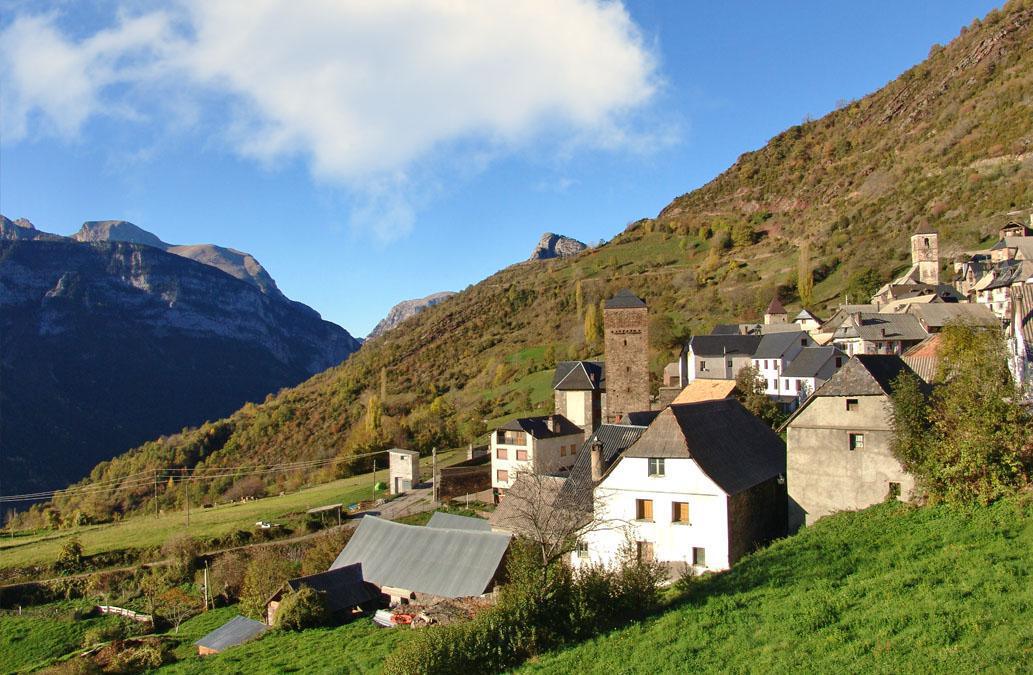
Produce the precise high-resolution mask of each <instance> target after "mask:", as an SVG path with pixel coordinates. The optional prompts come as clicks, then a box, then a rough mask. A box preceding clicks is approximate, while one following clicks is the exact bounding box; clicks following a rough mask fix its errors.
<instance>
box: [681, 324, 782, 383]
mask: <svg viewBox="0 0 1033 675" xmlns="http://www.w3.org/2000/svg"><path fill="white" fill-rule="evenodd" d="M761 339H762V336H760V335H738V334H735V335H723V334H722V335H693V336H692V337H691V338H689V341H688V342H687V343H686V344H685V346H684V347H683V348H682V354H681V361H680V363H681V373H680V378H679V379H680V381H681V383H682V386H685V385H687V384H689V383H690V382H694V381H696V380H698V379H699V380H734V379H735V376H736V375H738V374H739V371H740V370H741V369H742V368H743V366H748V365H750V361H751V359H752V358H753V354H754V352H756V351H757V346H758V345H759V344H760V341H761Z"/></svg>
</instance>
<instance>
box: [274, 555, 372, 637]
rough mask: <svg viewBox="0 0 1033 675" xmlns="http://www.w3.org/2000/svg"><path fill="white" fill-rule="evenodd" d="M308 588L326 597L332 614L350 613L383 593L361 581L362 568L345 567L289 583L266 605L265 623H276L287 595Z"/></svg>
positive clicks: (291, 580)
mask: <svg viewBox="0 0 1033 675" xmlns="http://www.w3.org/2000/svg"><path fill="white" fill-rule="evenodd" d="M304 586H307V587H309V588H311V589H312V590H314V591H316V592H317V593H320V594H322V595H323V598H324V601H325V602H326V608H327V610H329V611H330V613H331V614H341V613H344V612H351V611H353V610H355V609H356V608H359V607H362V606H363V605H368V604H369V603H371V602H374V601H376V600H377V599H379V598H380V591H379V590H378V589H377V587H376V586H374V585H373V584H371V583H368V582H366V581H364V580H363V578H362V566H361V565H357V564H354V565H345V566H343V567H339V568H337V569H331V570H329V571H327V572H320V573H319V574H310V575H308V576H305V577H297V578H296V579H288V580H287V581H286V583H284V585H283V586H282V587H281V588H280V590H278V591H277V592H276V593H275V594H273V596H272V597H271V598H269V600H268V601H266V603H265V616H266V623H268V624H269V625H270V626H272V625H273V622H274V621H275V620H276V612H277V610H279V608H280V602H281V601H282V599H283V596H284V594H285V593H288V592H290V593H296V592H298V591H299V590H301V588H302V587H304Z"/></svg>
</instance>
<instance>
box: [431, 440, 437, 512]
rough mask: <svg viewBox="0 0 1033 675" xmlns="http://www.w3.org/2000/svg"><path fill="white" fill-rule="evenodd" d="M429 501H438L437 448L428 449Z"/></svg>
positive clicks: (435, 502)
mask: <svg viewBox="0 0 1033 675" xmlns="http://www.w3.org/2000/svg"><path fill="white" fill-rule="evenodd" d="M430 501H431V503H433V504H437V503H438V449H437V447H436V446H435V447H433V448H431V449H430Z"/></svg>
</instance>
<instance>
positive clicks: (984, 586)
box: [526, 494, 1033, 673]
mask: <svg viewBox="0 0 1033 675" xmlns="http://www.w3.org/2000/svg"><path fill="white" fill-rule="evenodd" d="M1030 664H1033V495H1029V494H1026V495H1024V496H1022V497H1020V498H1013V499H1009V500H1005V501H1003V502H1001V503H998V504H996V505H994V506H992V507H989V508H983V507H973V508H971V509H964V510H962V509H957V510H953V509H949V508H946V507H928V508H922V509H916V508H912V507H907V506H904V505H899V504H896V503H892V504H884V505H880V506H876V507H873V508H871V509H868V510H866V511H862V512H859V513H844V514H840V515H837V516H835V517H832V518H828V519H826V520H823V521H821V522H819V523H818V524H817V525H815V526H814V527H811V528H808V529H807V530H805V531H803V532H802V533H800V534H799V535H797V536H795V537H791V538H789V539H786V540H784V541H782V542H779V543H778V544H776V545H774V546H772V547H771V548H769V549H767V550H765V551H762V552H760V553H758V554H756V555H753V556H751V557H749V558H747V559H746V560H744V561H742V562H741V563H740V564H739V565H737V566H736V568H735V569H734V570H732V571H731V572H729V573H727V574H723V575H717V576H713V577H710V578H708V579H705V580H701V581H698V582H696V583H694V584H691V585H690V587H689V590H688V591H687V593H686V595H685V596H684V597H683V598H682V599H681V600H678V601H676V603H675V605H674V606H673V607H672V608H671V609H669V610H668V611H667V612H665V613H664V614H662V615H661V616H659V617H657V618H655V619H652V620H650V621H647V622H644V623H641V624H637V625H635V626H632V627H630V628H627V629H624V630H620V631H616V632H614V633H612V634H610V635H607V636H603V637H601V638H598V639H596V640H593V641H590V642H587V643H584V644H582V645H579V646H576V647H573V648H571V649H568V650H566V651H562V652H559V653H556V654H551V655H546V656H544V657H542V658H541V659H538V660H536V661H535V662H533V663H530V664H528V665H527V666H526V669H527V670H533V671H540V672H548V673H567V672H574V671H577V672H587V673H639V672H641V673H657V672H673V671H678V672H699V671H705V672H731V673H746V672H764V673H770V672H774V673H789V672H793V673H799V672H805V673H831V672H877V673H896V672H922V673H926V672H983V671H989V672H998V673H1011V672H1016V673H1017V672H1029V671H1030Z"/></svg>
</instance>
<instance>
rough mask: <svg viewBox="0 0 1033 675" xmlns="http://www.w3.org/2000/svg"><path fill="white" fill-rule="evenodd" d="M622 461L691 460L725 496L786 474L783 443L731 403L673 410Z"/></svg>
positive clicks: (633, 446)
mask: <svg viewBox="0 0 1033 675" xmlns="http://www.w3.org/2000/svg"><path fill="white" fill-rule="evenodd" d="M624 457H665V458H666V457H670V458H687V459H692V460H694V461H695V462H696V464H697V465H699V467H700V469H702V470H703V473H705V474H706V475H707V476H709V477H710V479H711V480H713V481H714V482H715V483H717V485H718V486H719V487H720V488H721V489H722V490H724V492H725V493H726V494H729V495H734V494H738V493H740V492H742V491H743V490H748V489H749V488H751V487H753V486H754V485H757V484H759V483H763V482H764V481H766V480H769V479H771V478H774V477H775V476H779V475H785V470H786V446H785V443H784V442H783V441H782V439H781V437H779V435H778V434H776V433H775V431H774V430H773V429H772V428H771V427H769V426H768V425H767V424H765V423H764V422H763V421H761V420H760V419H759V418H758V417H756V416H755V415H752V414H751V413H750V412H749V411H747V410H746V409H745V408H743V406H742V404H741V403H739V401H737V400H736V399H734V398H726V399H722V400H720V401H704V402H702V403H689V404H686V405H672V406H671V407H669V408H667V410H665V411H663V412H662V413H661V414H660V416H659V417H657V418H656V421H655V422H653V424H651V425H650V427H649V428H648V429H646V431H645V432H644V433H643V434H642V436H641V437H640V438H639V439H638V441H636V442H635V444H634V445H632V446H631V447H630V448H628V450H627V451H626V452H625V453H624Z"/></svg>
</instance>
